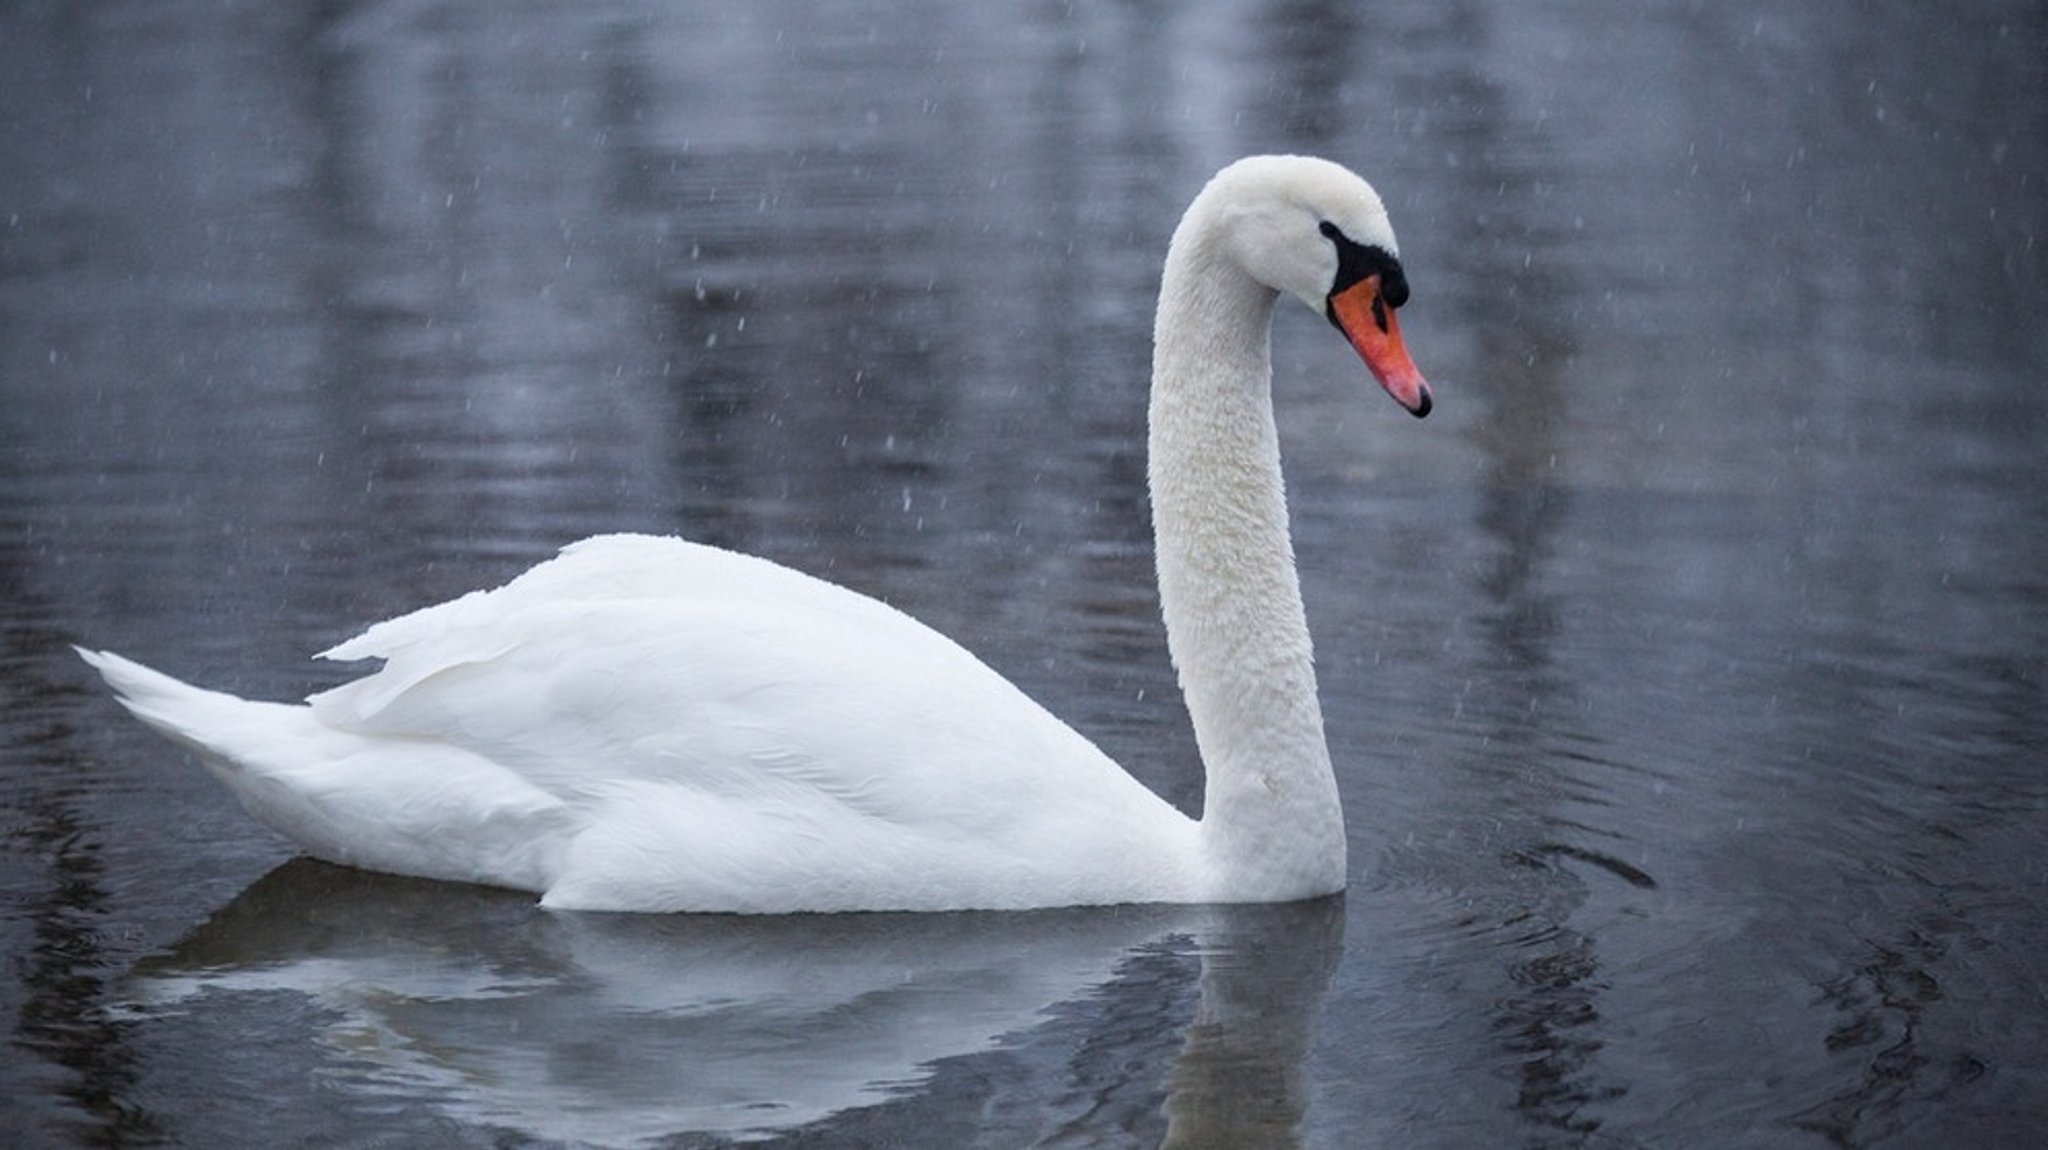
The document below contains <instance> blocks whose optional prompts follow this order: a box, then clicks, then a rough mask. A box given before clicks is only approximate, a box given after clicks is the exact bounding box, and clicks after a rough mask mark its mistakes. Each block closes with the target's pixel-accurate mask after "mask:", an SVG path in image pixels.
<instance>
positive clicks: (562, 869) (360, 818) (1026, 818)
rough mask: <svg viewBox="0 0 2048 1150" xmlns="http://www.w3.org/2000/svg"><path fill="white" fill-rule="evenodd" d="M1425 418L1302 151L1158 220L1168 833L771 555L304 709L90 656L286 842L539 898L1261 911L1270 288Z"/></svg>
mask: <svg viewBox="0 0 2048 1150" xmlns="http://www.w3.org/2000/svg"><path fill="white" fill-rule="evenodd" d="M1283 292H1284V293H1286V294H1289V295H1293V296H1296V297H1298V298H1299V299H1301V300H1302V301H1303V302H1305V303H1306V304H1308V305H1309V306H1310V307H1311V308H1313V309H1315V310H1316V311H1318V312H1320V313H1322V314H1324V315H1326V316H1328V317H1329V318H1330V320H1331V322H1332V323H1334V324H1335V325H1336V326H1337V327H1338V328H1339V329H1341V330H1342V331H1343V332H1344V334H1345V336H1346V337H1347V338H1348V339H1349V340H1350V341H1351V343H1352V345H1353V346H1354V347H1355V348H1356V349H1357V350H1358V352H1359V353H1360V355H1361V356H1362V357H1363V358H1364V359H1365V361H1366V364H1367V365H1368V366H1369V367H1370V368H1371V370H1372V372H1373V374H1374V375H1375V376H1376V377H1377V378H1378V379H1379V381H1380V383H1381V385H1382V386H1384V387H1385V388H1386V390H1387V391H1388V392H1389V393H1390V394H1392V395H1393V397H1394V398H1395V399H1396V400H1398V401H1399V402H1400V403H1401V404H1402V406H1404V407H1406V408H1407V409H1408V410H1409V411H1411V412H1413V413H1414V414H1416V415H1424V414H1427V413H1428V411H1429V406H1430V398H1429V391H1428V389H1427V387H1426V386H1425V385H1424V383H1423V380H1422V377H1421V376H1420V375H1419V374H1418V373H1417V372H1416V370H1415V367H1414V365H1413V363H1412V362H1411V361H1410V360H1409V358H1408V354H1407V352H1406V351H1405V350H1404V349H1403V347H1402V344H1401V337H1400V329H1399V327H1398V326H1397V325H1396V323H1395V320H1394V312H1393V309H1394V308H1397V307H1399V306H1400V305H1401V304H1402V303H1403V302H1404V301H1405V300H1406V298H1407V294H1408V290H1407V284H1406V281H1405V280H1404V278H1403V276H1402V271H1401V265H1400V262H1399V260H1398V258H1397V253H1396V247H1395V242H1394V234H1393V230H1392V228H1391V227H1390V225H1389V224H1388V221H1387V216H1386V211H1385V209H1384V208H1383V207H1382V206H1381V203H1380V199H1379V196H1378V195H1377V194H1376V193H1375V192H1374V191H1373V190H1372V188H1371V187H1370V186H1368V185H1367V184H1366V183H1365V182H1364V181H1363V180H1361V179H1359V178H1358V177H1357V176H1355V175H1353V174H1351V173H1350V172H1348V171H1346V170H1344V169H1343V168H1341V167H1339V166H1337V165H1335V164H1332V163H1329V162H1327V161H1323V160H1316V159H1310V158H1305V157H1291V156H1288V157H1282V156H1264V157H1253V158H1250V159H1245V160H1241V161H1239V162H1237V163H1235V164H1232V165H1230V166H1229V167H1227V168H1225V169H1224V170H1223V171H1222V172H1220V173H1218V174H1217V176H1216V177H1215V178H1214V179H1213V180H1211V181H1210V183H1209V184H1208V186H1207V187H1205V188H1204V189H1203V190H1202V192H1201V193H1200V195H1198V196H1197V197H1196V198H1195V201H1194V203H1193V204H1192V205H1191V206H1190V207H1189V208H1188V211H1187V214H1186V216H1184V217H1183V218H1182V220H1181V223H1180V226H1179V228H1178V229H1177V230H1176V231H1175V232H1174V236H1173V241H1172V244H1171V247H1170V248H1169V250H1168V252H1167V257H1166V269H1165V274H1164V278H1163V281H1162V283H1161V287H1160V300H1159V311H1158V317H1157V327H1156V331H1155V349H1154V358H1153V385H1152V399H1151V411H1150V429H1151V431H1150V482H1151V494H1152V503H1153V518H1154V530H1155V536H1156V542H1157V552H1158V573H1159V597H1160V605H1161V609H1162V611H1163V613H1164V615H1165V619H1166V626H1167V632H1168V639H1169V647H1170V650H1171V653H1172V656H1173V661H1174V664H1175V666H1176V667H1177V668H1178V670H1179V674H1180V681H1181V685H1182V687H1183V690H1184V693H1185V695H1186V700H1187V706H1188V711H1189V713H1190V715H1191V717H1192V718H1193V720H1194V726H1195V735H1196V739H1197V744H1198V746H1199V748H1200V751H1201V755H1202V761H1203V764H1204V767H1205V769H1206V771H1207V787H1206V790H1205V793H1204V800H1203V816H1202V818H1201V819H1200V820H1199V821H1198V820H1195V819H1190V818H1188V817H1187V816H1185V815H1183V814H1181V813H1180V812H1179V811H1177V810H1175V809H1174V808H1173V807H1172V806H1171V805H1169V804H1168V803H1166V802H1165V801H1164V800H1162V799H1160V798H1159V797H1158V796H1156V795H1154V794H1153V793H1152V792H1150V791H1148V790H1146V789H1145V787H1143V786H1142V785H1140V784H1139V783H1138V782H1137V781H1136V780H1134V779H1132V778H1131V776H1129V775H1128V774H1125V773H1124V772H1123V770H1121V769H1120V768H1119V767H1117V765H1116V764H1115V763H1114V762H1112V761H1111V760H1110V759H1109V758H1108V757H1107V756H1105V755H1104V754H1103V753H1102V752H1101V751H1099V750H1097V749H1096V748H1095V747H1094V745H1092V744H1091V743H1090V742H1089V741H1088V740H1087V739H1085V738H1084V737H1082V736H1081V735H1080V734H1078V733H1077V732H1075V731H1074V730H1073V729H1072V728H1070V727H1068V726H1066V725H1065V724H1063V723H1061V722H1060V721H1059V720H1057V719H1055V718H1053V717H1052V716H1051V715H1050V714H1049V713H1047V712H1046V711H1045V710H1044V709H1043V708H1041V707H1039V706H1038V704H1036V703H1034V702H1032V701H1031V700H1030V699H1029V698H1027V697H1026V696H1025V695H1024V694H1023V692H1021V691H1019V690H1018V689H1017V688H1016V687H1014V686H1012V685H1011V684H1010V683H1008V682H1007V681H1005V680H1004V679H1002V678H1001V677H1000V676H998V675H997V674H996V673H995V672H993V671H991V670H990V669H989V668H988V667H987V666H985V665H984V664H982V663H981V662H980V661H979V660H977V659H976V658H974V656H972V655H970V654H968V653H967V652H966V651H965V650H964V649H962V648H961V647H959V646H957V645H956V644H954V643H953V642H952V641H950V640H948V639H946V638H945V637H943V636H941V635H939V634H938V633H937V632H935V631H932V630H930V629H928V628H926V627H924V626H923V625H922V624H919V623H917V622H915V621H914V620H912V619H910V618H909V617H907V616H905V615H903V614H901V613H899V612H897V611H895V610H894V609H892V608H890V607H888V606H886V605H884V604H882V603H879V602H876V601H874V600H872V599H868V598H865V597H863V596H860V595H857V594H855V593H853V592H851V591H847V590H845V589H843V588H839V587H835V586H833V585H831V584H828V583H824V582H821V581H819V580H816V579H813V578H811V577H809V576H806V575H802V574H799V573H797V572H795V571H791V570H788V569H786V568H783V567H778V566H776V565H775V564H772V563H769V562H767V561H765V560H762V559H756V558H750V557H747V556H743V555H737V554H733V553H731V552H727V551H722V550H719V549H717V548H713V547H707V546H703V545H700V544H694V543H688V542H684V541H682V540H678V539H657V538H648V537H640V536H624V535H613V536H602V537H598V538H594V539H587V540H584V541H583V542H581V543H577V544H574V545H572V546H570V547H568V548H566V549H564V550H563V552H562V553H561V554H560V555H559V556H557V557H556V558H554V559H552V560H549V561H548V562H545V563H542V564H540V565H539V566H536V567H534V568H533V569H532V570H530V571H528V572H526V573H525V574H524V575H521V576H520V577H518V578H517V579H514V580H513V581H512V582H511V583H509V584H507V585H505V586H504V587H501V588H498V589H497V590H493V591H482V592H476V593H472V594H470V595H466V596H464V597H462V598H460V599H457V600H454V601H453V602H449V603H443V604H441V605H439V606H435V607H428V608H426V609H424V610H420V611H416V612H414V613H412V614H410V615H405V616H402V617H400V618H397V619H393V620H390V621H388V622H384V623H379V624H377V625H376V626H373V627H371V628H370V629H369V630H368V631H365V632H364V633H363V634H362V635H360V636H358V637H356V638H354V639H351V640H349V641H348V642H346V643H343V644H341V645H340V646H338V647H335V648H333V649H332V650H330V651H327V652H324V653H323V657H326V658H335V659H367V658H381V659H383V660H384V666H383V668H382V669H381V670H378V671H377V672H375V673H373V674H371V675H368V676H366V677H364V678H361V679H358V680H355V681H353V682H350V683H347V684H344V685H342V686H340V687H336V688H334V689H333V690H329V691H325V692H322V693H320V694H317V695H314V696H312V697H311V698H310V699H308V700H307V702H306V704H305V705H298V706H294V705H286V704H279V703H264V702H251V701H249V700H245V699H239V698H236V697H234V696H231V695H225V694H219V693H216V692H212V691H206V690H202V689H200V688H197V687H193V686H189V685H187V684H185V683H181V682H179V681H177V680H175V679H171V678H169V677H167V676H164V675H161V674H159V673H157V672H155V671H151V670H149V669H148V668H145V667H142V666H139V665H137V664H135V663H133V662H130V661H128V660H126V659H123V658H121V657H119V656H117V655H113V654H110V653H106V652H92V651H84V650H81V651H80V654H81V655H83V656H84V657H85V659H86V660H87V661H88V662H89V663H91V664H92V665H93V666H94V667H96V668H98V669H99V671H100V673H101V674H102V675H103V676H104V677H105V678H106V680H107V682H108V683H109V684H110V685H111V686H112V687H113V688H114V690H115V691H116V692H117V693H118V695H119V696H120V700H121V702H122V703H123V705H125V706H126V707H127V708H128V709H129V710H130V711H132V712H134V714H135V715H136V716H137V717H138V718H140V719H141V720H142V721H143V722H145V723H147V724H149V725H150V726H152V727H155V728H156V729H157V730H159V731H161V732H162V733H164V734H166V735H168V736H170V737H171V738H172V739H175V740H177V741H178V742H180V743H182V744H184V745H185V746H187V747H189V748H191V749H192V750H193V751H195V752H197V754H198V755H199V757H200V758H201V759H202V760H203V761H204V762H205V763H206V764H207V766H208V767H209V768H210V769H211V770H212V771H213V773H214V774H215V775H217V776H218V777H219V778H220V779H221V780H222V781H223V782H225V783H226V784H227V785H228V786H229V787H230V788H231V789H232V790H233V791H234V792H235V794H236V795H237V796H238V797H239V798H240V799H241V801H242V803H243V805H245V806H246V807H247V808H248V809H249V810H250V812H251V813H252V814H254V815H255V816H256V817H257V818H258V819H260V820H262V821H263V822H265V823H267V824H269V825H270V826H271V827H273V828H275V829H277V830H278V831H280V832H282V833H283V834H284V835H285V836H286V837H288V838H290V839H291V840H292V841H293V842H295V843H297V844H298V845H299V846H300V847H301V848H303V849H304V850H305V851H307V852H308V853H310V854H312V855H315V856H317V857H320V858H323V859H327V860H330V861H333V862H338V863H343V864H348V865H353V866H359V867H365V868H369V869H373V870H382V871H392V872H397V873H400V874H408V875H417V876H422V877H427V878H439V879H451V880H457V881H464V882H476V883H487V884H492V885H497V886H506V887H513V888H517V889H523V890H530V891H536V892H539V893H540V894H541V896H542V898H541V902H542V904H543V905H545V906H550V907H558V908H566V909H598V910H631V911H738V912H752V913H781V912H792V911H843V910H889V909H900V910H947V909H966V908H985V909H998V908H1023V907H1050V906H1068V905H1083V904H1106V903H1121V902H1277V901H1285V900H1291V899H1300V898H1307V897H1311V896H1315V895H1321V894H1327V893H1330V892H1333V891H1337V890H1340V889H1342V888H1343V886H1344V881H1345V843H1344V824H1343V819H1342V815H1341V812H1340V811H1339V809H1338V797H1337V785H1336V780H1335V777H1334V776H1333V774H1332V773H1331V769H1330V758H1329V751H1328V749H1327V747H1326V746H1325V743H1324V740H1323V723H1322V713H1321V710H1320V707H1319V705H1318V703H1317V701H1316V680H1315V672H1314V670H1313V668H1312V666H1311V662H1310V651H1309V636H1308V628H1307V624H1306V622H1305V619H1304V617H1303V613H1302V604H1301V592H1300V587H1299V584H1298V582H1297V580H1296V577H1295V572H1294V557H1293V552H1292V545H1291V544H1290V542H1289V538H1288V531H1287V508H1286V503H1285V499H1284V496H1283V494H1282V490H1281V473H1280V458H1279V448H1278V440H1277V436H1276V433H1275V429H1274V421H1273V411H1272V404H1271V395H1270V392H1271V359H1270V356H1269V354H1268V338H1269V330H1270V327H1271V318H1272V309H1273V302H1274V300H1275V299H1276V298H1277V297H1278V295H1279V294H1280V293H1283Z"/></svg>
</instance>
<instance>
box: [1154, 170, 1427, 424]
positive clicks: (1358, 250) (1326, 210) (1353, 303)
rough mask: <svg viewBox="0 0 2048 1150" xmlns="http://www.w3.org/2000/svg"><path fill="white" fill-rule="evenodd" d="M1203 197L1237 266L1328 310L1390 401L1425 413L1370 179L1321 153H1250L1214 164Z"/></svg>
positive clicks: (1394, 264)
mask: <svg viewBox="0 0 2048 1150" xmlns="http://www.w3.org/2000/svg"><path fill="white" fill-rule="evenodd" d="M1202 198H1203V199H1208V200H1210V201H1211V206H1212V210H1214V211H1215V212H1216V213H1217V215H1216V216H1215V217H1214V218H1213V225H1214V226H1216V227H1217V234H1219V235H1220V236H1221V237H1222V238H1223V243H1224V244H1225V250H1226V251H1227V252H1228V253H1229V255H1230V257H1231V258H1232V259H1233V260H1234V261H1235V262H1236V263H1237V264H1238V266H1240V267H1242V268H1243V269H1244V270H1245V272H1246V273H1247V274H1249V275H1250V276H1251V277H1252V278H1253V279H1255V280H1258V281H1259V282H1260V283H1263V284H1265V285H1266V286H1267V287H1269V288H1272V289H1273V290H1274V291H1276V292H1282V293H1285V294H1287V295H1291V296H1294V297H1295V298H1296V299H1299V300H1301V301H1302V302H1303V303H1305V304H1307V305H1308V306H1309V308H1310V309H1312V310H1313V311H1315V312H1316V313H1317V314H1319V315H1322V316H1324V317H1326V318H1327V319H1328V320H1329V321H1330V322H1331V323H1332V324H1334V325H1336V327H1337V330H1339V331H1341V332H1343V333H1344V338H1345V339H1347V340H1349V341H1350V342H1351V346H1352V348H1353V349H1354V350H1356V351H1357V352H1358V354H1359V356H1360V358H1362V359H1364V360H1365V365H1366V367H1367V368H1369V369H1370V370H1371V371H1372V374H1373V377H1374V378H1375V379H1377V380H1379V383H1380V386H1381V387H1383V388H1385V389H1386V391H1387V394H1388V395H1391V396H1393V397H1394V400H1395V402H1397V403H1399V404H1400V405H1401V406H1402V407H1405V408H1407V409H1408V410H1409V411H1410V412H1412V413H1414V414H1415V415H1417V416H1424V415H1428V414H1429V408H1430V397H1429V385H1428V384H1427V383H1425V382H1424V381H1423V378H1422V373H1421V372H1420V371H1417V370H1416V368H1415V362H1414V361H1413V360H1411V359H1409V358H1408V349H1407V348H1406V347H1405V346H1404V345H1403V344H1402V342H1401V326H1400V324H1399V323H1398V322H1397V321H1396V320H1395V318H1394V312H1395V309H1397V308H1399V307H1400V306H1401V305H1402V304H1404V303H1407V302H1408V279H1407V277H1406V276H1405V275H1404V274H1403V273H1402V271H1401V257H1400V247H1399V245H1398V244H1396V243H1395V241H1394V227H1393V225H1392V224H1391V223H1389V222H1388V220H1387V209H1386V207H1385V205H1383V204H1381V203H1380V197H1379V193H1378V192H1375V191H1373V189H1372V185H1371V184H1368V183H1366V182H1365V181H1364V180H1362V179H1359V178H1358V177H1357V176H1355V175H1353V174H1352V173H1351V172H1350V171H1348V170H1346V169H1345V168H1343V167H1340V166H1339V165H1337V164H1333V163H1331V162H1329V161H1328V160H1319V159H1315V158H1313V157H1309V156H1252V157H1250V158H1248V159H1243V160H1239V161H1238V162H1236V163H1234V164H1232V165H1230V166H1229V167H1227V168H1225V169H1223V170H1222V171H1221V172H1219V173H1217V175H1216V178H1215V179H1214V180H1213V181H1211V182H1210V185H1209V187H1208V188H1207V189H1205V190H1204V192H1203V194H1202ZM1191 214H1192V213H1191Z"/></svg>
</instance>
